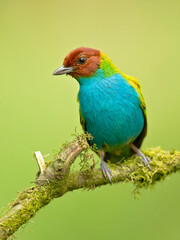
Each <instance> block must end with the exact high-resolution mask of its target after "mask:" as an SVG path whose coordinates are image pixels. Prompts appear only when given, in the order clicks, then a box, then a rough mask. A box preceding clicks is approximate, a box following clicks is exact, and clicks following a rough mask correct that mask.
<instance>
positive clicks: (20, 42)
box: [0, 0, 180, 240]
mask: <svg viewBox="0 0 180 240" xmlns="http://www.w3.org/2000/svg"><path fill="white" fill-rule="evenodd" d="M179 12H180V1H178V0H171V1H170V0H169V1H166V0H162V1H159V0H152V1H145V0H144V1H143V0H135V1H133V0H124V1H122V0H117V1H116V0H111V1H102V0H99V1H97V0H88V1H86V0H84V1H81V0H77V1H72V0H71V1H57V0H56V1H55V0H51V1H43V0H36V1H35V0H31V1H25V0H9V1H7V0H1V1H0V133H1V134H0V207H2V208H1V211H3V210H4V208H5V207H7V204H8V202H10V201H11V200H12V199H14V198H15V197H16V194H17V192H18V191H22V190H23V189H25V188H27V187H28V186H31V185H32V182H33V181H34V179H35V175H36V173H37V171H38V168H37V164H36V161H35V159H34V158H33V152H34V151H37V150H41V152H42V153H43V154H44V155H45V154H48V153H50V154H51V157H52V156H53V153H54V151H55V150H57V149H58V147H59V146H60V145H61V144H62V143H63V142H64V141H66V140H71V139H72V136H71V134H72V133H74V131H75V127H77V131H78V132H82V130H81V126H80V123H79V110H78V103H77V102H76V95H77V92H78V88H79V86H78V83H77V82H76V81H75V80H74V79H72V78H71V77H67V76H59V77H57V76H56V77H55V76H52V72H53V71H54V70H55V69H56V68H57V67H59V66H60V65H61V64H62V61H63V59H64V57H65V56H66V54H67V53H68V52H69V51H70V50H72V49H74V48H76V47H80V46H86V47H93V48H97V49H100V50H101V51H103V52H105V53H106V54H107V55H108V56H109V57H110V58H111V59H112V60H113V62H114V63H115V65H116V66H117V67H118V68H120V69H121V70H122V71H123V72H125V73H127V74H130V75H133V76H135V77H137V78H138V79H139V80H140V83H141V85H142V91H143V94H144V97H145V100H146V104H147V109H148V122H149V127H148V135H147V137H146V139H145V141H144V145H143V148H147V147H151V146H158V145H160V146H162V147H163V148H164V149H167V150H168V149H172V148H173V149H177V150H178V149H180V141H179V136H180V128H179V118H180V111H179V106H180V94H179V89H180V79H179V78H180V77H179V76H180V67H179V63H180V47H179V43H180V27H179V24H180V14H179ZM133 189H134V186H132V185H131V184H126V185H122V184H116V185H113V186H105V187H101V188H97V189H96V190H94V191H82V190H78V191H75V192H72V193H68V194H66V195H65V196H64V197H63V198H59V199H56V200H54V201H53V202H51V204H49V205H48V206H47V207H45V208H43V209H42V210H41V211H40V212H39V213H38V214H37V215H36V216H35V217H34V218H33V219H32V220H31V221H30V222H29V223H28V224H27V225H26V226H25V227H22V228H21V229H20V230H19V231H18V232H17V233H16V234H15V236H16V237H17V239H20V240H21V239H23V240H24V239H26V240H37V239H38V240H39V239H44V240H46V239H54V240H56V239H78V240H81V239H102V240H107V239H113V240H116V239H138V240H141V239H143V240H144V239H147V240H150V239H155V240H156V239H157V240H159V239H160V240H161V239H163V240H165V239H167V240H168V239H173V240H176V239H179V238H180V237H179V234H180V231H179V228H180V223H179V212H180V175H179V174H178V173H176V174H174V175H171V176H169V177H168V178H166V179H165V181H163V182H160V183H158V184H157V185H156V186H155V187H154V188H153V189H148V190H142V191H141V194H142V197H141V199H140V200H135V199H134V197H133V195H132V191H133Z"/></svg>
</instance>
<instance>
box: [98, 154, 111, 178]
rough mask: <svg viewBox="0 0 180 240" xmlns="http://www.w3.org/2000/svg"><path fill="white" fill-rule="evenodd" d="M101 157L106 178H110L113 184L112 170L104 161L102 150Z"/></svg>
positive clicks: (101, 164)
mask: <svg viewBox="0 0 180 240" xmlns="http://www.w3.org/2000/svg"><path fill="white" fill-rule="evenodd" d="M99 154H100V157H101V163H100V166H101V170H102V172H103V175H104V177H105V178H106V177H108V179H109V181H110V182H111V176H112V172H111V170H110V168H109V167H108V165H107V163H106V162H105V161H104V151H103V150H100V151H99Z"/></svg>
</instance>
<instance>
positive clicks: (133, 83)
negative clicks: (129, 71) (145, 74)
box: [121, 73, 147, 148]
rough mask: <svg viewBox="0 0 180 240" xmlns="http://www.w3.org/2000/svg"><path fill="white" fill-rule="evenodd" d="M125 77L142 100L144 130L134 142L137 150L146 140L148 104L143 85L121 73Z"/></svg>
mask: <svg viewBox="0 0 180 240" xmlns="http://www.w3.org/2000/svg"><path fill="white" fill-rule="evenodd" d="M121 74H122V75H123V77H124V78H125V79H126V80H127V81H128V82H129V84H130V85H131V86H132V87H133V88H134V89H135V90H136V91H137V93H138V94H139V100H140V107H141V109H142V112H143V116H144V127H143V130H142V131H141V133H140V135H139V136H138V137H137V138H136V140H135V141H134V145H135V146H136V147H137V148H140V146H141V144H142V142H143V139H144V138H145V136H146V134H147V113H146V104H145V101H144V98H143V95H142V92H141V85H140V84H139V82H138V80H137V79H136V78H134V77H131V76H128V75H126V74H124V73H121Z"/></svg>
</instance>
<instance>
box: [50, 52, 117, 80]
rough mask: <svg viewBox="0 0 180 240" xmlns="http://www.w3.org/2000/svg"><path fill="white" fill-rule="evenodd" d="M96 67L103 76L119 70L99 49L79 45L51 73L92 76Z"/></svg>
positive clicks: (77, 76) (83, 76)
mask: <svg viewBox="0 0 180 240" xmlns="http://www.w3.org/2000/svg"><path fill="white" fill-rule="evenodd" d="M98 69H101V70H102V71H103V74H104V77H107V76H111V75H113V74H115V73H117V72H119V70H118V69H117V68H116V67H115V66H114V65H113V63H112V62H111V60H110V59H109V58H108V57H107V56H106V55H105V54H104V53H102V52H101V51H99V50H97V49H92V48H85V47H80V48H76V49H74V50H72V51H71V52H70V53H68V55H67V56H66V57H65V59H64V62H63V65H62V66H61V67H60V68H58V69H57V70H55V71H54V73H53V75H62V74H68V75H71V76H72V77H74V78H76V79H79V78H81V77H82V78H85V77H91V76H93V75H94V74H95V73H96V71H97V70H98Z"/></svg>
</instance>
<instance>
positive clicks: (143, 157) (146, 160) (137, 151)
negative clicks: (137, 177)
mask: <svg viewBox="0 0 180 240" xmlns="http://www.w3.org/2000/svg"><path fill="white" fill-rule="evenodd" d="M130 147H131V148H132V149H133V150H134V152H136V153H137V156H139V157H141V160H142V162H143V163H144V166H148V168H149V170H151V167H150V166H149V163H150V162H151V159H149V158H148V157H147V156H145V155H144V153H142V152H141V151H140V150H139V149H138V148H137V147H136V146H135V145H134V144H132V143H131V144H130Z"/></svg>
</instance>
